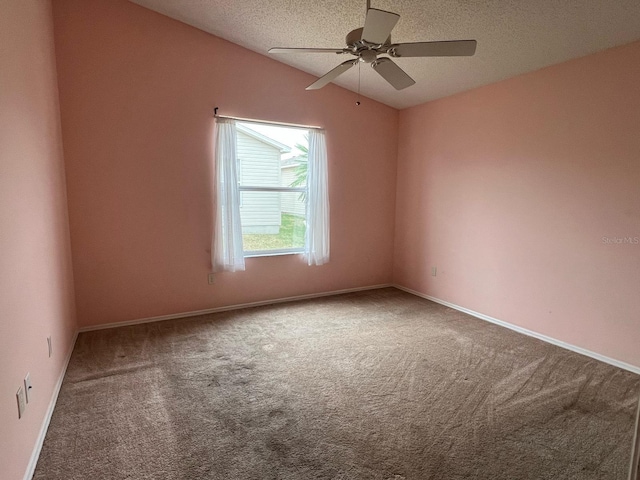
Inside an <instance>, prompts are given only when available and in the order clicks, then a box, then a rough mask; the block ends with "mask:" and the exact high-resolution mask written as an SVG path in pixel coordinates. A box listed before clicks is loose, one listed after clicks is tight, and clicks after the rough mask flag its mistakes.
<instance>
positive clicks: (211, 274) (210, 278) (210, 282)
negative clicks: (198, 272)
mask: <svg viewBox="0 0 640 480" xmlns="http://www.w3.org/2000/svg"><path fill="white" fill-rule="evenodd" d="M215 279H216V278H215V274H213V273H210V274H209V285H213V282H215Z"/></svg>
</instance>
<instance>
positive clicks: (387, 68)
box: [371, 57, 416, 90]
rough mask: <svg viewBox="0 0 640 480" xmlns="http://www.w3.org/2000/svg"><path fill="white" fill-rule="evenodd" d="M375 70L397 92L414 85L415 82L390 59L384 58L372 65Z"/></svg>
mask: <svg viewBox="0 0 640 480" xmlns="http://www.w3.org/2000/svg"><path fill="white" fill-rule="evenodd" d="M371 66H372V67H373V69H374V70H375V71H376V72H378V73H379V74H380V76H381V77H382V78H384V79H385V80H386V81H387V82H389V83H390V84H391V85H392V86H393V87H394V88H395V89H396V90H402V89H403V88H407V87H410V86H411V85H413V84H414V83H416V82H415V80H414V79H413V78H411V77H410V76H409V75H407V74H406V72H405V71H404V70H402V69H401V68H400V67H399V66H398V65H396V64H395V63H393V61H391V59H390V58H387V57H382V58H379V59H378V60H376V61H375V62H373V63H372V64H371Z"/></svg>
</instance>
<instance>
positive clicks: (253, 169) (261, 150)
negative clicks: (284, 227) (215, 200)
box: [237, 130, 281, 234]
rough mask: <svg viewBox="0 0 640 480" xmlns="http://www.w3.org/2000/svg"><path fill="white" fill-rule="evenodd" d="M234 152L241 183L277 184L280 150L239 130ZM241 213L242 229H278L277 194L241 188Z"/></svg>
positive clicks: (247, 184) (279, 221)
mask: <svg viewBox="0 0 640 480" xmlns="http://www.w3.org/2000/svg"><path fill="white" fill-rule="evenodd" d="M237 146H238V150H237V154H238V160H239V172H238V176H239V178H240V184H241V185H245V186H252V187H279V186H280V185H281V174H280V155H281V154H280V150H279V149H277V148H275V147H273V146H271V145H268V144H266V143H265V142H262V141H260V140H258V139H256V138H253V137H251V136H250V135H247V134H246V133H244V132H242V131H241V130H238V132H237ZM241 196H242V203H241V206H240V217H241V222H242V231H243V233H263V234H277V233H278V232H279V230H280V223H281V216H280V194H278V193H276V192H241Z"/></svg>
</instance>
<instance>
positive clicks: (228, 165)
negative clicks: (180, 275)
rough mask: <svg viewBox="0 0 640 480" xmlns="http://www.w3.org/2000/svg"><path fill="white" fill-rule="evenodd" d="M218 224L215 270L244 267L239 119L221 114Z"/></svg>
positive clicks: (218, 156) (218, 162) (217, 201)
mask: <svg viewBox="0 0 640 480" xmlns="http://www.w3.org/2000/svg"><path fill="white" fill-rule="evenodd" d="M215 142H216V145H215V155H216V159H215V161H216V168H215V171H216V227H215V230H214V233H213V239H212V242H211V243H212V245H211V247H212V248H211V252H212V258H211V263H212V264H213V267H214V269H215V270H217V271H219V270H227V271H231V272H235V271H237V270H244V253H243V251H242V250H243V249H242V226H241V224H240V190H239V189H238V175H237V171H236V170H237V165H236V161H237V155H236V148H237V147H236V123H235V121H234V120H230V119H225V118H218V119H217V129H216V140H215Z"/></svg>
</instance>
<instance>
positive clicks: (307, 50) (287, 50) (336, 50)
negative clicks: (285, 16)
mask: <svg viewBox="0 0 640 480" xmlns="http://www.w3.org/2000/svg"><path fill="white" fill-rule="evenodd" d="M269 53H344V49H342V48H280V47H276V48H270V49H269Z"/></svg>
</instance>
